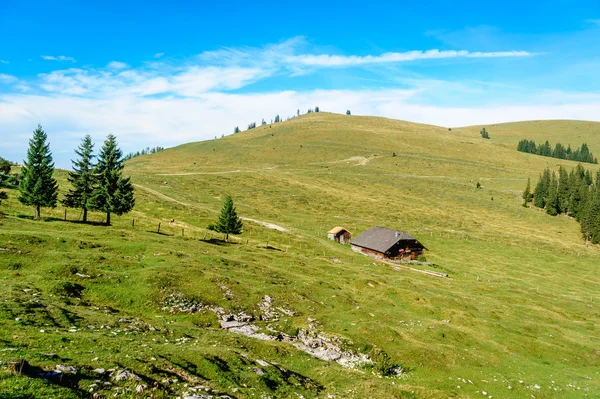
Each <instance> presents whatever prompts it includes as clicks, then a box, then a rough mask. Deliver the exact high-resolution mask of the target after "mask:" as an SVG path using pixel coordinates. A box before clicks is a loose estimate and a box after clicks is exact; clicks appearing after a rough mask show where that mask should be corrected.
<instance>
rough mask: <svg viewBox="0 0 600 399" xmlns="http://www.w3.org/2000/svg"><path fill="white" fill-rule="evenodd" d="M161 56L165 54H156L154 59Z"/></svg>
mask: <svg viewBox="0 0 600 399" xmlns="http://www.w3.org/2000/svg"><path fill="white" fill-rule="evenodd" d="M163 55H165V53H156V54H154V58H160V57H162V56H163Z"/></svg>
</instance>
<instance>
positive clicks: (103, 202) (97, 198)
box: [91, 134, 135, 226]
mask: <svg viewBox="0 0 600 399" xmlns="http://www.w3.org/2000/svg"><path fill="white" fill-rule="evenodd" d="M122 157H123V153H122V152H121V150H120V149H119V147H118V145H117V139H116V137H115V136H113V135H112V134H109V135H108V137H107V138H106V140H105V141H104V145H103V146H102V149H101V150H100V154H99V156H98V164H97V165H96V168H95V173H96V189H95V190H94V194H93V196H92V208H91V209H95V210H99V211H102V212H106V225H107V226H109V225H110V215H111V214H112V213H114V214H117V215H119V216H120V215H122V214H124V213H127V212H129V211H131V210H132V209H133V206H134V205H135V199H134V198H133V184H131V179H130V178H129V177H123V160H122Z"/></svg>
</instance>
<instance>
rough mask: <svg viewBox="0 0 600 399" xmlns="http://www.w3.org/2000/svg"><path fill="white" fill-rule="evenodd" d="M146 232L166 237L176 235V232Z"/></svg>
mask: <svg viewBox="0 0 600 399" xmlns="http://www.w3.org/2000/svg"><path fill="white" fill-rule="evenodd" d="M146 233H152V234H157V235H159V236H165V237H173V236H175V234H171V233H163V232H162V231H152V230H146Z"/></svg>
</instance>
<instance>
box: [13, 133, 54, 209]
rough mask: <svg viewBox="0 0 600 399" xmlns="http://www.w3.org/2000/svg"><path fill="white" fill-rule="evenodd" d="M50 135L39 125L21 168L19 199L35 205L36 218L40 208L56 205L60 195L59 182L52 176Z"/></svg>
mask: <svg viewBox="0 0 600 399" xmlns="http://www.w3.org/2000/svg"><path fill="white" fill-rule="evenodd" d="M47 138H48V136H47V135H46V132H44V130H43V129H42V126H41V125H38V127H37V129H36V130H35V131H34V132H33V138H32V139H31V140H29V149H28V150H27V161H24V162H23V163H24V165H23V168H22V169H21V174H22V179H21V182H20V184H19V191H20V195H19V201H20V202H21V203H22V204H24V205H31V206H34V207H35V216H34V220H39V219H40V208H41V207H51V208H54V207H55V206H56V200H57V197H58V184H57V182H56V180H55V179H54V178H53V177H52V175H53V174H54V163H53V162H52V153H51V152H50V144H48V143H46V139H47Z"/></svg>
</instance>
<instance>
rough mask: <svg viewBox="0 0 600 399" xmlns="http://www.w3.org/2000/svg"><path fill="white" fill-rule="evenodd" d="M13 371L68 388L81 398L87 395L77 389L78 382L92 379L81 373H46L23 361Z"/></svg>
mask: <svg viewBox="0 0 600 399" xmlns="http://www.w3.org/2000/svg"><path fill="white" fill-rule="evenodd" d="M13 371H14V372H16V373H17V374H21V375H24V376H26V377H29V378H40V379H43V380H46V381H48V382H49V383H50V384H53V385H58V386H61V387H65V388H69V389H71V390H73V391H74V392H76V393H77V394H78V395H79V396H80V397H82V398H83V397H85V396H86V395H87V392H86V391H84V390H82V389H80V388H79V381H81V380H83V379H85V380H91V379H94V377H93V376H88V375H85V374H82V373H77V374H69V373H60V372H56V371H47V370H44V369H43V368H41V367H39V366H34V365H31V364H29V362H28V361H27V360H24V359H23V360H21V361H19V362H18V363H16V364H15V365H14V370H13ZM24 397H27V396H24Z"/></svg>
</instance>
